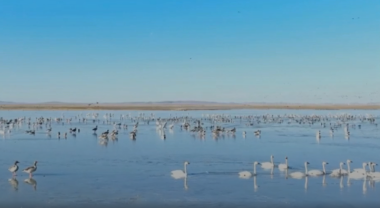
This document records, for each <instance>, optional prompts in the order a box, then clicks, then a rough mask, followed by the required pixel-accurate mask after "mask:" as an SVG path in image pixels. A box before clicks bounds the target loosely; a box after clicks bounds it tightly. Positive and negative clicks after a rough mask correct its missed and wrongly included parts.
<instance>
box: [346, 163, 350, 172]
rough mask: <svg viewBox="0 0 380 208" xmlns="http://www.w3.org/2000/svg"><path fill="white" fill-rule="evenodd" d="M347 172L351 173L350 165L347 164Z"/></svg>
mask: <svg viewBox="0 0 380 208" xmlns="http://www.w3.org/2000/svg"><path fill="white" fill-rule="evenodd" d="M347 170H348V173H351V167H350V163H349V162H348V163H347Z"/></svg>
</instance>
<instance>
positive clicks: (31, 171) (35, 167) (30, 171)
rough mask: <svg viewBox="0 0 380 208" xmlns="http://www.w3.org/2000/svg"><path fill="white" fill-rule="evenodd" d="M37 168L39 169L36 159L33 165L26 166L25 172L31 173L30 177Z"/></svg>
mask: <svg viewBox="0 0 380 208" xmlns="http://www.w3.org/2000/svg"><path fill="white" fill-rule="evenodd" d="M36 170H37V161H34V164H33V166H30V167H27V168H25V169H24V171H23V172H25V173H29V177H30V178H31V177H32V176H33V175H32V173H33V172H35V171H36Z"/></svg>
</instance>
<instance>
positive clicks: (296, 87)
mask: <svg viewBox="0 0 380 208" xmlns="http://www.w3.org/2000/svg"><path fill="white" fill-rule="evenodd" d="M379 11H380V1H378V0H355V1H354V0H318V1H307V0H286V1H285V0H265V1H264V0H263V1H261V0H257V1H256V0H102V1H100V0H91V1H78V0H54V1H53V0H33V1H31V0H18V1H1V2H0V77H1V78H0V80H1V87H0V100H1V101H16V102H45V101H64V102H97V101H98V102H133V101H166V100H201V101H220V102H302V103H313V102H314V103H320V102H335V103H345V102H380V12H379ZM352 18H355V19H352ZM359 96H360V97H359Z"/></svg>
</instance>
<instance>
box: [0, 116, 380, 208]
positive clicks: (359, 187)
mask: <svg viewBox="0 0 380 208" xmlns="http://www.w3.org/2000/svg"><path fill="white" fill-rule="evenodd" d="M87 113H99V118H98V119H99V120H100V122H98V121H96V122H95V123H93V121H92V119H89V120H88V121H87V123H83V122H79V118H77V119H75V116H78V115H79V114H82V115H83V116H85V115H86V114H87ZM106 113H113V114H114V119H113V121H115V122H117V123H119V122H121V123H122V124H127V125H128V129H127V130H125V129H123V128H121V129H119V135H118V139H117V140H116V139H114V140H113V139H109V140H108V143H107V144H105V142H100V139H99V138H98V136H99V135H100V134H101V132H104V131H106V130H107V129H109V130H110V131H111V130H112V129H113V128H114V127H113V125H112V124H103V121H105V119H104V118H103V115H104V114H106ZM140 113H145V116H150V114H151V113H154V114H155V117H156V118H158V117H161V118H169V117H170V116H172V117H174V116H178V117H179V116H190V117H192V118H194V119H196V118H198V119H200V118H202V114H228V115H232V116H235V115H236V116H248V115H264V114H273V115H276V116H277V115H284V114H297V115H313V114H315V115H330V114H331V115H337V114H343V113H349V114H352V115H366V114H372V115H374V116H375V117H376V118H377V117H378V114H379V111H365V110H361V111H354V110H351V111H349V110H344V111H310V110H231V111H178V112H176V111H167V112H164V111H157V112H137V111H97V112H92V111H91V112H90V111H0V117H2V118H3V119H8V120H9V119H15V118H21V117H24V116H25V117H26V118H28V117H31V118H32V120H31V121H32V122H34V121H35V119H36V117H41V116H42V117H45V118H50V117H51V118H56V117H62V115H64V117H65V119H66V118H73V120H72V121H71V123H64V124H62V122H61V123H56V122H52V124H51V127H52V132H51V136H50V137H49V136H48V134H47V133H46V126H45V124H43V125H42V126H41V128H40V127H38V128H37V130H36V133H35V135H30V134H27V133H25V131H26V130H28V125H27V122H24V123H23V124H21V125H14V126H13V129H12V130H11V133H10V134H6V135H3V136H2V135H0V152H1V160H0V167H1V171H0V179H1V180H0V193H2V194H0V201H1V202H3V203H5V204H8V205H15V206H16V205H17V206H20V205H24V207H28V206H27V205H51V206H54V205H70V204H73V205H74V204H75V205H79V204H82V205H92V204H98V205H136V206H137V205H141V206H144V205H167V206H169V205H181V206H182V207H194V206H197V205H199V206H202V205H207V206H212V207H226V206H232V205H234V206H235V205H236V206H238V205H240V206H245V205H250V206H251V205H252V206H257V207H258V206H263V207H273V205H278V206H281V207H294V206H308V207H322V206H326V205H336V206H347V207H362V206H363V205H366V206H368V205H376V204H380V197H379V195H380V189H379V188H376V185H377V184H374V183H370V181H369V180H350V181H349V183H348V179H347V177H343V178H333V177H331V176H329V175H327V176H325V177H323V176H320V177H307V178H302V179H293V178H291V177H287V178H286V175H285V173H284V172H282V171H279V169H278V168H274V170H273V173H272V174H271V171H270V170H264V169H262V168H261V167H259V166H258V167H257V176H256V177H254V178H250V179H241V178H239V176H238V172H239V171H243V170H248V171H251V172H252V171H253V162H254V161H258V162H265V161H270V155H273V156H274V161H275V163H276V164H279V163H284V162H285V157H286V156H287V157H288V158H289V165H290V166H291V167H292V168H293V169H291V170H289V173H291V172H294V171H302V172H303V171H304V166H303V164H304V162H305V161H308V162H309V163H310V165H309V170H311V169H322V161H326V162H328V163H329V164H328V165H327V166H326V169H327V172H329V171H331V170H333V169H338V168H339V163H340V162H346V160H347V159H350V160H352V161H353V163H352V164H351V167H352V168H361V167H362V163H363V162H370V161H371V162H375V163H379V164H380V159H379V153H380V127H378V126H377V125H375V124H370V123H369V122H368V121H365V122H361V121H359V120H358V119H356V120H353V121H349V123H350V125H351V124H356V128H350V138H349V139H346V138H345V136H344V131H343V128H338V129H337V130H336V131H335V133H334V136H333V137H330V134H329V125H327V126H326V127H325V128H324V127H323V126H321V124H320V123H321V122H316V123H315V124H314V125H308V124H298V123H294V122H291V123H287V122H288V119H284V122H283V123H274V122H272V123H254V124H253V126H247V125H246V124H247V123H248V122H247V121H246V120H244V119H242V120H240V119H233V122H232V123H222V122H221V123H216V124H210V123H209V122H208V121H206V120H205V121H202V122H203V123H204V124H203V126H211V125H219V126H222V127H225V128H227V129H231V128H233V127H235V128H236V134H235V136H232V135H230V134H223V135H222V136H220V137H219V138H218V139H214V138H213V137H212V133H211V130H209V129H207V130H206V135H205V137H204V138H200V136H199V135H198V134H197V133H195V134H194V133H191V132H190V131H186V130H184V129H182V128H181V127H180V125H181V124H182V121H181V122H179V123H177V124H175V126H174V128H173V130H172V131H171V130H169V129H167V130H165V132H166V139H165V140H163V139H162V138H161V137H160V135H159V134H158V133H157V130H156V123H155V121H151V122H150V123H149V125H148V124H147V123H146V122H143V121H140V122H139V126H138V132H137V138H136V140H135V141H134V140H131V139H130V137H129V132H130V131H132V130H133V125H134V122H133V121H132V120H131V119H127V118H125V119H124V120H121V121H120V119H119V118H120V115H121V114H123V115H126V114H130V115H131V116H132V117H135V116H138V115H139V114H140ZM65 119H64V120H65ZM330 122H334V123H336V121H328V122H326V123H330ZM170 123H171V122H168V124H170ZM375 123H376V121H375ZM358 124H360V125H361V128H358V127H357V125H358ZM96 125H97V126H98V131H97V133H98V134H97V136H96V135H93V131H92V128H94V127H95V126H96ZM3 126H4V125H3ZM75 127H76V128H79V129H80V132H79V133H77V134H76V136H75V137H74V136H73V135H72V134H70V133H69V131H68V130H69V128H75ZM31 128H33V127H31ZM258 129H260V130H261V131H262V133H261V137H259V138H258V137H255V135H254V133H253V132H254V131H255V130H258ZM318 130H321V139H320V141H319V142H318V141H317V140H316V131H318ZM58 131H59V132H61V137H60V139H58V137H57V132H58ZM243 131H246V132H247V134H246V137H245V138H243V136H242V132H243ZM64 132H68V136H67V138H64V137H63V133H64ZM15 160H18V161H19V162H20V164H19V166H20V170H19V171H18V174H17V177H16V180H17V181H16V180H13V181H9V179H11V178H12V175H11V173H10V172H9V171H8V168H9V167H10V166H11V165H12V164H13V162H14V161H15ZM35 160H37V161H38V169H37V171H36V172H35V174H34V176H33V179H31V180H29V181H28V182H29V183H26V182H24V180H25V179H28V177H29V176H28V174H26V173H23V172H22V170H23V169H24V168H26V167H28V166H31V165H32V164H33V161H35ZM184 161H189V162H190V164H189V165H188V166H187V170H188V177H187V178H186V180H185V179H177V180H176V179H173V178H172V177H171V176H170V172H171V171H172V170H177V169H183V162H184ZM344 168H346V166H344ZM17 183H18V185H17Z"/></svg>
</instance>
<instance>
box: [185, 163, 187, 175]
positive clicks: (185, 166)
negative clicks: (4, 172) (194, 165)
mask: <svg viewBox="0 0 380 208" xmlns="http://www.w3.org/2000/svg"><path fill="white" fill-rule="evenodd" d="M184 166H185V168H184V169H185V174H187V170H186V164H185V165H184Z"/></svg>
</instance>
